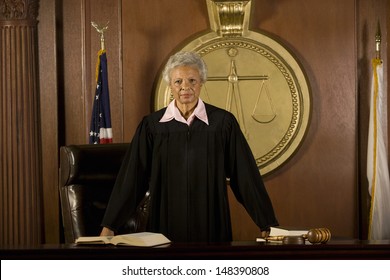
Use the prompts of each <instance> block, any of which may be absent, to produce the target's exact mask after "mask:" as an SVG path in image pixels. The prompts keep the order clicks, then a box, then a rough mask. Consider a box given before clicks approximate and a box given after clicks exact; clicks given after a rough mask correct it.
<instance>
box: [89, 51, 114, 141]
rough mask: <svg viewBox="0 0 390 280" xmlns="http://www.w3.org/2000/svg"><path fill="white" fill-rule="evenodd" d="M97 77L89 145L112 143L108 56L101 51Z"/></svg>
mask: <svg viewBox="0 0 390 280" xmlns="http://www.w3.org/2000/svg"><path fill="white" fill-rule="evenodd" d="M96 76H97V79H96V82H97V85H96V92H95V100H94V102H93V110H92V119H91V130H90V132H89V143H90V144H105V143H112V127H111V111H110V94H109V90H108V73H107V56H106V51H105V50H100V51H99V53H98V61H97V65H96Z"/></svg>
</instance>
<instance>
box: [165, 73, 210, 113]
mask: <svg viewBox="0 0 390 280" xmlns="http://www.w3.org/2000/svg"><path fill="white" fill-rule="evenodd" d="M170 87H171V90H172V94H173V97H174V98H175V100H176V105H177V106H180V105H193V104H196V103H197V102H198V98H199V95H200V90H201V88H202V82H201V79H200V75H199V71H198V69H197V68H196V67H193V66H178V67H175V68H173V70H172V71H171V82H170Z"/></svg>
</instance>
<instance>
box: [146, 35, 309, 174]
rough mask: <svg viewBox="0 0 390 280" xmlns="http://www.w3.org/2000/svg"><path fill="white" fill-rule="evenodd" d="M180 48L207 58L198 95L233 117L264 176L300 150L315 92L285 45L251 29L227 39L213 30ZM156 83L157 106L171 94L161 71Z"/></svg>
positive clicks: (169, 99)
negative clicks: (203, 79) (203, 82)
mask: <svg viewBox="0 0 390 280" xmlns="http://www.w3.org/2000/svg"><path fill="white" fill-rule="evenodd" d="M179 50H187V51H196V52H197V53H199V54H200V56H201V57H202V58H203V59H204V61H205V62H206V64H207V67H208V80H207V82H206V83H205V85H204V86H203V87H202V91H201V95H200V98H201V99H202V100H203V101H205V102H206V103H209V104H212V105H215V106H217V107H220V108H223V109H226V110H227V111H230V112H232V113H233V114H234V115H235V117H236V118H237V120H238V122H239V124H240V127H241V130H242V132H243V133H244V135H245V137H246V139H247V141H248V143H249V145H250V147H251V149H252V153H253V155H254V157H255V159H256V163H257V166H258V167H259V169H260V172H261V174H262V175H266V174H267V173H269V172H271V171H273V170H275V169H276V168H277V167H279V166H281V165H282V164H283V163H284V162H286V161H287V159H289V158H290V157H291V156H292V155H293V154H294V153H295V152H296V150H297V148H298V147H299V145H300V143H301V141H302V140H303V138H304V135H305V134H306V131H307V128H308V125H309V120H310V111H311V109H310V108H311V96H310V90H309V84H308V81H307V79H306V75H305V74H304V72H303V70H302V68H301V67H300V64H299V63H298V62H297V61H296V59H294V57H293V56H292V54H291V53H290V52H289V51H288V50H287V49H286V48H285V47H283V46H282V45H281V44H280V43H278V42H277V41H276V40H274V39H272V38H270V37H269V36H267V35H265V34H262V33H260V32H254V31H249V30H248V31H246V32H245V36H227V37H222V36H220V35H218V34H217V33H215V32H210V33H207V34H205V35H200V36H199V37H198V38H196V39H194V40H192V41H191V42H190V43H188V44H186V45H185V46H184V47H181V48H180V49H178V50H176V51H179ZM156 85H157V86H156V89H155V104H154V107H155V109H156V110H158V109H160V108H163V107H166V106H167V105H168V104H169V102H170V101H171V100H172V98H173V97H172V96H171V94H170V90H169V87H168V85H167V84H166V83H165V82H164V81H163V79H162V75H161V74H160V76H159V78H158V81H157V84H156Z"/></svg>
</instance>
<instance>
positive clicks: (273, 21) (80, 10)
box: [39, 0, 389, 242]
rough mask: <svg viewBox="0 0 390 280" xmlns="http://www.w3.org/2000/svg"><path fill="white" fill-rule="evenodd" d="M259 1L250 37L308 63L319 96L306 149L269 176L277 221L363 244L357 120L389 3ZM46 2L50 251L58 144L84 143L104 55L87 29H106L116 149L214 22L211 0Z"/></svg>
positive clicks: (235, 214) (236, 216) (244, 223)
mask: <svg viewBox="0 0 390 280" xmlns="http://www.w3.org/2000/svg"><path fill="white" fill-rule="evenodd" d="M252 1H253V8H252V11H253V13H252V18H251V28H252V29H260V30H263V31H265V32H268V33H269V34H271V35H272V36H275V37H277V38H278V39H279V40H280V41H281V42H283V43H284V45H285V46H287V47H288V48H289V49H290V50H291V51H292V52H293V53H294V54H295V55H296V57H297V58H298V60H299V61H300V62H301V63H302V65H303V68H304V69H305V71H306V73H307V75H308V78H309V81H310V84H311V88H312V100H313V112H312V119H311V124H310V128H309V131H308V133H307V136H306V138H305V139H304V141H303V143H302V146H301V147H300V149H299V150H298V151H297V153H296V154H295V155H294V157H293V158H292V159H291V160H289V161H288V162H287V164H285V165H284V166H282V167H281V168H280V169H278V170H277V171H275V172H273V173H272V174H271V175H269V176H267V177H266V178H264V179H265V183H266V186H267V189H268V191H269V193H270V196H271V199H272V201H273V203H274V206H275V210H276V214H277V216H278V218H279V222H280V224H281V225H282V226H296V227H305V228H309V227H319V226H320V227H328V228H330V229H331V231H332V233H333V234H334V235H336V236H345V237H358V236H359V232H361V230H359V226H360V225H361V224H362V218H359V217H361V214H360V209H361V206H360V204H361V202H362V201H363V200H362V198H361V193H362V191H361V189H360V188H363V187H362V186H363V185H362V182H361V181H362V180H364V179H363V178H364V176H363V175H362V174H363V172H364V170H361V169H362V168H363V167H362V164H361V160H362V158H361V154H362V153H363V151H364V144H365V143H364V139H363V138H362V137H361V136H362V135H364V134H365V133H366V129H367V128H366V123H365V124H364V125H363V126H361V122H362V120H363V119H364V117H365V116H367V110H368V109H367V106H368V105H367V104H368V103H367V94H368V92H367V90H368V87H367V85H368V84H369V80H370V78H371V77H370V73H371V72H370V65H369V63H368V61H369V59H370V56H371V55H374V54H373V52H372V50H373V48H374V45H372V47H371V43H372V44H374V39H373V37H372V36H373V34H375V29H376V25H377V21H378V19H380V20H381V22H383V24H382V34H383V35H384V37H385V38H384V42H383V44H382V45H383V46H386V43H387V39H386V38H387V32H386V31H387V27H388V26H387V25H388V23H387V20H386V17H389V11H388V4H387V2H386V1H385V0H373V1H370V3H365V2H366V1H363V0H345V1H339V0H330V1H321V0H313V1H306V0H289V1H283V0H280V1H270V0H252ZM371 2H372V3H371ZM41 3H44V4H41V14H40V18H41V20H42V21H41V22H40V25H39V31H40V34H39V36H40V75H41V76H45V77H47V78H48V79H50V80H42V77H41V88H42V90H41V99H42V101H41V102H42V103H43V104H46V105H45V106H43V108H42V110H43V112H42V123H45V122H48V123H49V124H52V125H53V126H52V127H46V128H44V129H43V131H42V135H43V136H42V140H43V142H45V141H47V143H49V144H48V145H47V146H44V153H43V155H44V156H43V164H44V168H43V173H44V178H45V182H44V190H45V193H44V199H45V201H46V204H45V205H46V209H45V210H44V213H45V228H46V240H47V241H49V242H50V241H53V242H54V241H55V240H56V239H58V231H59V229H58V228H59V212H58V192H57V185H56V184H55V185H54V182H55V181H56V179H57V178H58V177H57V176H58V175H57V172H58V165H55V161H58V146H60V145H65V144H66V145H68V144H82V143H87V141H88V130H89V121H90V115H91V109H92V108H91V105H92V98H93V96H94V90H95V81H94V72H95V63H96V53H97V51H98V49H99V46H100V45H99V37H98V34H97V33H96V32H95V30H94V29H93V28H92V27H91V25H90V21H96V22H98V23H101V24H105V23H106V22H107V21H109V29H108V31H107V33H106V48H107V55H108V71H109V86H110V98H111V111H112V119H113V122H112V123H113V133H114V142H129V141H130V140H131V137H132V135H133V133H134V131H135V129H136V126H137V124H138V122H139V121H140V120H141V118H142V117H143V116H144V115H145V114H148V113H149V112H150V111H151V110H152V102H153V87H154V81H155V80H156V79H157V74H158V72H159V70H160V67H162V63H163V61H164V60H165V59H166V58H167V56H168V55H169V54H170V52H171V51H172V50H173V49H175V48H176V47H177V46H178V45H179V44H181V43H183V41H185V40H188V38H190V37H191V36H194V35H195V34H197V33H199V32H202V31H205V30H207V29H208V28H209V23H208V14H207V8H206V2H205V0H161V1H152V0H145V1H120V0H117V1H103V0H94V1H92V0H70V1H61V0H57V1H48V0H42V1H41ZM52 3H54V4H52ZM50 26H52V28H50ZM53 34H54V38H55V39H54V40H53V37H52V36H53ZM51 44H55V45H54V47H51ZM386 52H387V51H386ZM45 54H46V55H47V57H45ZM50 58H52V59H50ZM386 73H387V72H386ZM46 81H47V82H48V83H49V84H46V83H45V82H46ZM50 83H54V84H50ZM41 106H42V105H41ZM51 137H55V138H54V139H53V138H51ZM50 143H51V144H50ZM53 155H54V161H53ZM48 201H51V202H50V203H49V202H48ZM231 202H232V220H233V226H234V238H235V239H237V240H246V239H253V238H254V237H256V236H257V234H258V231H257V229H256V227H255V226H254V225H253V223H252V221H251V220H250V218H249V217H248V216H247V215H246V213H245V211H244V210H243V209H242V207H241V206H240V205H238V204H237V203H236V202H235V200H234V198H232V197H231ZM50 207H53V209H50ZM53 213H54V214H53ZM57 215H58V216H57ZM57 229H58V230H57Z"/></svg>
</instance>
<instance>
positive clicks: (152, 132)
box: [102, 104, 278, 242]
mask: <svg viewBox="0 0 390 280" xmlns="http://www.w3.org/2000/svg"><path fill="white" fill-rule="evenodd" d="M205 106H206V111H207V116H208V120H209V125H207V124H205V123H204V122H203V121H201V120H199V119H197V118H195V119H194V121H193V123H192V124H191V125H190V126H188V125H186V124H184V123H181V122H178V121H176V120H174V119H173V120H171V121H169V122H159V120H160V119H161V118H162V116H163V114H164V112H165V110H166V109H165V108H164V109H161V110H159V111H157V112H155V113H152V114H150V115H149V116H146V117H144V119H143V120H142V121H141V123H140V124H139V126H138V128H137V130H136V132H135V135H134V138H133V140H132V142H131V145H130V147H129V149H128V151H127V153H126V155H125V158H124V161H123V164H122V167H121V170H120V171H119V174H118V178H117V181H116V183H115V186H114V189H113V192H112V194H111V198H110V202H109V205H108V207H107V210H106V213H105V216H104V218H103V222H102V226H106V227H108V228H110V229H112V230H114V231H115V230H117V229H118V228H120V227H121V226H122V224H123V223H124V222H125V221H126V220H127V219H129V217H130V215H131V214H132V213H134V211H135V209H136V207H137V205H138V203H139V202H140V201H141V199H142V198H143V197H144V195H145V192H146V191H147V190H149V191H150V195H151V201H150V207H151V208H150V212H149V220H148V229H147V230H148V231H152V232H161V233H163V234H164V235H166V236H167V237H168V238H169V239H171V240H172V241H176V242H178V241H179V242H180V241H184V242H191V241H206V242H223V241H231V240H232V230H231V221H230V212H229V203H228V193H227V183H226V178H230V187H231V188H232V190H233V193H234V194H235V197H236V199H237V200H238V201H239V202H240V203H242V205H243V206H244V207H245V209H246V210H247V212H248V213H249V215H250V216H251V217H252V219H253V220H254V222H255V223H256V224H257V225H258V226H259V227H260V228H261V229H264V228H267V227H269V226H275V225H277V224H278V223H277V220H276V218H275V215H274V211H273V207H272V204H271V201H270V198H269V196H268V194H267V191H266V189H265V186H264V184H263V181H262V178H261V176H260V173H259V171H258V168H257V166H256V163H255V160H254V157H253V155H252V152H251V150H250V147H249V145H248V143H247V141H246V139H245V138H244V135H243V134H242V132H241V129H240V127H239V124H238V122H237V120H236V119H235V117H234V116H233V114H231V113H229V112H227V111H225V110H222V109H220V108H217V107H215V106H212V105H210V104H205Z"/></svg>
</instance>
